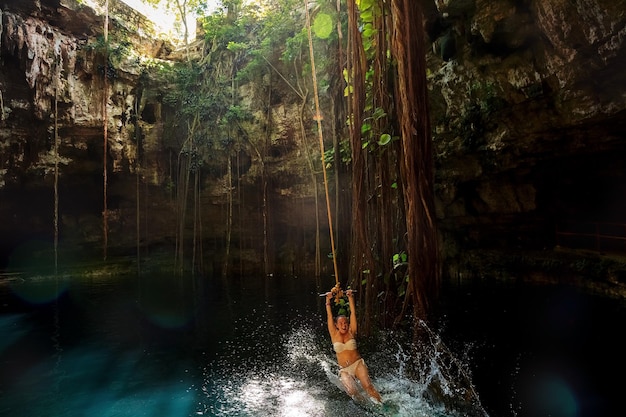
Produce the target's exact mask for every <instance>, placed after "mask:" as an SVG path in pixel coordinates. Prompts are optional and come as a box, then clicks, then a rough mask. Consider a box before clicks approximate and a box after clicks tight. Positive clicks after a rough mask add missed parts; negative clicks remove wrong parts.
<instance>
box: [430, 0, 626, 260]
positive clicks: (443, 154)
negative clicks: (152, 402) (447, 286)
mask: <svg viewBox="0 0 626 417" xmlns="http://www.w3.org/2000/svg"><path fill="white" fill-rule="evenodd" d="M426 7H427V10H428V13H427V33H428V36H429V38H430V41H431V42H432V43H433V53H432V55H430V56H429V59H428V63H429V74H428V79H429V88H430V102H431V106H432V107H431V108H432V113H431V115H432V121H433V140H434V143H435V146H436V164H437V168H436V175H437V179H436V183H437V203H438V204H437V208H438V217H439V219H440V228H441V231H442V234H443V242H444V253H445V260H446V264H447V265H450V267H451V268H459V265H458V264H459V263H463V259H464V258H466V254H467V253H468V251H469V250H471V249H498V250H538V251H542V250H547V249H548V250H551V249H553V248H555V247H557V246H558V245H559V244H560V243H565V242H559V241H558V238H557V235H556V233H555V231H556V230H558V228H559V227H564V226H563V225H564V224H565V223H571V224H577V225H579V226H580V225H582V224H583V223H594V224H598V223H617V224H621V225H622V230H624V229H625V228H626V227H624V226H623V225H625V224H626V193H625V191H626V185H625V184H626V182H625V181H624V180H625V179H626V164H625V163H624V162H625V157H626V141H625V134H626V131H625V124H624V120H625V117H626V95H625V93H624V91H626V90H625V89H624V87H625V86H626V78H625V77H626V75H625V73H624V71H623V69H624V68H625V64H626V52H625V45H624V41H625V37H626V2H625V1H607V0H576V1H565V0H549V1H540V0H537V1H535V0H525V1H522V0H520V1H514V0H503V1H497V2H492V1H488V0H475V1H470V0H437V1H436V2H434V3H431V2H427V6H426ZM615 233H616V234H617V236H619V234H620V233H621V235H622V236H626V235H624V232H615ZM621 253H622V254H624V253H626V248H625V247H624V246H623V245H622V251H621ZM455 261H458V262H455Z"/></svg>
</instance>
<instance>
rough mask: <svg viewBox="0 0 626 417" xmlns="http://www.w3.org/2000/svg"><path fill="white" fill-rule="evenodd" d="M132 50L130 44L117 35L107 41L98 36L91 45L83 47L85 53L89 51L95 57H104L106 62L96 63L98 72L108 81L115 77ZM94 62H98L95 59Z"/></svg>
mask: <svg viewBox="0 0 626 417" xmlns="http://www.w3.org/2000/svg"><path fill="white" fill-rule="evenodd" d="M131 48H132V44H131V42H130V41H129V40H128V39H127V38H126V37H122V38H120V35H119V34H116V35H112V36H111V37H109V39H108V40H105V39H104V36H98V37H97V38H96V40H95V41H94V42H92V43H89V44H87V45H85V49H86V50H87V51H91V52H93V53H95V54H96V56H100V57H102V59H104V58H105V57H106V62H104V63H103V62H100V63H97V64H96V65H97V68H98V72H100V74H101V75H103V76H104V75H105V74H106V76H107V78H109V79H113V78H116V77H117V67H119V65H120V64H121V63H122V61H123V60H124V59H125V58H127V57H128V55H129V54H130V51H131ZM94 61H95V62H97V61H98V60H97V59H95V60H94Z"/></svg>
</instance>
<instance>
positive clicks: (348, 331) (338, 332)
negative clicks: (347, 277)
mask: <svg viewBox="0 0 626 417" xmlns="http://www.w3.org/2000/svg"><path fill="white" fill-rule="evenodd" d="M333 290H335V289H333ZM346 295H347V296H348V302H349V304H350V319H349V320H348V318H347V317H346V316H338V317H337V318H336V319H334V320H333V312H332V308H331V300H332V298H333V297H334V293H333V291H331V292H327V293H326V317H327V321H328V333H330V340H331V341H332V342H333V349H334V350H335V353H336V354H337V362H338V363H339V366H340V367H341V369H340V370H339V379H341V382H342V383H343V386H344V387H345V388H346V391H347V392H348V395H350V396H351V397H352V398H353V399H358V398H359V397H360V395H359V391H358V387H357V385H356V381H355V378H356V379H358V380H359V381H360V382H361V386H362V387H363V389H365V391H366V392H367V393H368V394H369V396H370V397H371V398H372V400H373V401H375V402H378V403H382V399H381V397H380V394H379V393H378V391H376V388H374V385H372V381H371V380H370V377H369V373H368V372H367V365H365V361H364V360H363V358H361V355H360V354H359V351H358V350H357V348H356V340H355V336H356V333H357V325H356V312H355V311H356V307H355V306H354V295H353V294H352V290H348V291H346Z"/></svg>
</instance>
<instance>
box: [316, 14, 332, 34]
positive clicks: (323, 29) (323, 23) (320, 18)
mask: <svg viewBox="0 0 626 417" xmlns="http://www.w3.org/2000/svg"><path fill="white" fill-rule="evenodd" d="M333 29H334V24H333V19H332V17H331V16H330V15H329V14H327V13H320V14H318V15H317V17H315V21H314V22H313V32H315V36H317V37H318V38H320V39H328V38H329V37H330V34H331V33H332V31H333Z"/></svg>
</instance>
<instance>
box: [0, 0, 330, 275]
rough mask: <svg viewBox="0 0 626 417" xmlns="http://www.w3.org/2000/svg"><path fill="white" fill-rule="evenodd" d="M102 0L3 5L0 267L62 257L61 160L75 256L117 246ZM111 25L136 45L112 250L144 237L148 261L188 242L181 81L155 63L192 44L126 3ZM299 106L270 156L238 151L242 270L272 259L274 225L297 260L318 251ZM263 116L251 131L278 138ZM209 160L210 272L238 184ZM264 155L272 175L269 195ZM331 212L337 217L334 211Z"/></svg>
mask: <svg viewBox="0 0 626 417" xmlns="http://www.w3.org/2000/svg"><path fill="white" fill-rule="evenodd" d="M89 3H90V4H91V6H93V8H92V7H91V6H88V5H86V4H81V3H79V2H77V1H75V0H44V1H36V2H23V1H21V0H13V1H7V0H5V1H2V2H0V15H1V18H2V19H1V22H2V24H1V25H0V92H1V96H0V98H1V99H2V100H1V103H0V104H1V106H0V107H1V108H2V117H1V119H0V218H3V219H5V221H4V222H2V225H0V268H1V267H4V268H18V269H19V268H21V267H25V265H27V264H28V263H31V264H32V263H33V262H34V259H36V257H33V254H35V255H37V254H41V257H42V260H41V263H42V264H48V265H49V264H50V259H49V257H50V252H51V250H52V247H53V239H54V181H55V175H54V173H55V163H58V167H59V178H58V195H59V227H58V229H59V248H60V252H61V253H60V256H59V257H60V259H61V262H63V260H64V259H65V260H68V262H72V261H73V260H75V259H76V257H80V256H83V257H84V256H87V257H93V258H98V257H102V256H103V253H104V227H105V226H104V222H103V202H104V191H103V188H104V185H103V182H104V180H103V175H104V173H103V164H104V124H103V96H104V94H103V92H104V81H103V71H104V66H103V64H102V63H99V62H101V61H102V59H101V58H100V57H98V56H97V47H98V44H99V42H101V40H99V38H101V37H102V33H103V25H104V17H103V5H104V2H103V1H99V0H98V1H93V2H89ZM109 36H110V39H113V41H112V42H114V43H115V42H116V40H117V41H119V40H120V39H122V40H124V41H129V42H130V43H131V44H132V46H133V48H132V49H133V50H134V53H132V54H130V55H127V56H124V57H123V59H122V60H121V61H119V62H116V66H115V68H114V69H111V70H108V71H109V81H108V83H109V85H108V94H107V102H106V113H107V119H106V123H107V126H106V127H107V144H106V152H107V153H106V157H107V158H106V159H107V162H106V163H107V193H106V194H107V229H108V233H107V252H108V256H120V255H121V256H134V255H133V254H134V253H135V252H136V246H137V243H139V244H140V245H141V246H142V251H143V252H142V254H141V256H142V257H143V258H144V259H147V257H149V256H151V254H152V255H155V254H158V253H161V252H160V249H163V250H164V251H165V252H169V253H171V252H172V251H173V248H174V247H175V245H176V244H177V242H176V233H177V207H176V201H175V199H176V197H175V190H174V184H175V181H176V180H175V177H176V172H175V165H176V159H177V157H178V155H177V153H176V152H177V151H176V149H174V148H172V145H171V143H175V142H176V140H177V139H176V138H173V137H171V136H172V135H174V134H175V133H176V132H174V133H172V132H167V131H166V130H165V129H164V127H165V126H166V125H167V124H168V122H170V121H171V120H172V118H173V117H175V115H174V112H173V109H171V108H168V106H167V104H165V103H163V97H164V95H165V94H164V92H165V91H166V90H167V88H168V82H169V80H167V79H163V78H162V77H163V76H162V74H160V73H159V71H158V70H154V71H150V68H152V67H154V65H152V66H151V65H149V64H150V63H151V62H157V61H158V62H160V63H161V64H163V65H168V62H172V61H176V60H181V59H185V58H184V56H185V55H184V54H183V53H182V49H181V48H178V49H177V48H176V47H175V45H172V44H171V43H169V42H168V41H166V40H162V39H159V38H158V36H156V35H155V34H154V32H153V29H152V25H151V24H150V22H149V21H147V20H146V18H145V17H143V16H142V15H141V14H139V13H137V12H136V11H134V10H133V9H131V8H129V7H128V6H126V5H125V4H124V3H122V2H119V1H114V0H111V1H110V27H109ZM196 44H198V45H199V44H200V42H196ZM198 45H195V44H194V45H192V51H193V52H194V53H198V52H199V51H201V49H202V48H200V47H198ZM241 94H242V95H243V96H244V97H243V99H244V100H253V97H254V94H256V93H255V91H254V88H250V86H242V88H241ZM257 107H258V108H254V106H251V108H252V109H253V111H254V112H255V117H256V118H257V119H258V118H260V119H264V118H265V117H266V113H265V111H264V110H263V109H262V108H261V107H262V106H261V105H259V106H257ZM299 111H300V109H299V105H296V104H292V103H281V102H278V103H276V105H275V107H274V108H273V109H272V130H271V131H270V133H269V136H270V138H269V142H270V143H269V146H270V151H269V155H268V156H267V157H266V158H265V160H264V161H263V163H261V161H260V160H259V157H258V155H256V154H255V152H254V150H253V149H242V151H241V152H240V153H239V155H237V156H236V157H233V158H232V161H231V162H232V166H233V173H234V178H233V183H234V184H236V186H237V191H236V192H235V193H233V204H234V210H233V232H232V235H231V246H232V250H231V257H232V265H234V268H237V269H239V270H241V271H244V270H248V269H251V268H258V267H259V266H260V264H261V260H262V256H263V254H262V250H261V249H262V248H263V244H264V243H263V242H264V240H265V238H266V236H267V237H268V241H269V244H270V247H269V248H268V251H269V253H270V256H271V257H272V259H271V260H272V262H273V260H274V259H275V258H278V259H279V260H280V261H281V262H283V263H284V264H285V267H287V268H289V269H291V270H294V269H296V267H298V268H305V267H307V265H308V264H309V263H311V262H313V260H312V256H311V254H312V253H314V252H315V250H314V248H313V250H311V242H314V236H315V227H316V226H315V218H316V216H315V209H314V207H315V205H314V199H313V196H312V195H313V191H312V188H311V181H310V174H309V172H308V167H307V165H306V163H305V159H304V157H303V155H302V149H301V148H300V147H298V146H297V145H296V140H297V137H296V133H295V132H297V131H298V129H295V128H294V122H293V121H294V120H296V118H297V115H298V113H299ZM263 126H264V124H263V123H261V122H259V123H257V126H251V127H250V128H249V134H250V135H251V136H253V137H255V138H261V137H265V136H266V135H267V132H266V131H265V130H264V128H263ZM57 132H58V133H57ZM57 135H58V158H57V157H56V154H55V150H54V143H55V137H56V136H57ZM255 140H256V139H255ZM206 159H207V161H208V162H207V164H205V166H204V167H203V168H202V170H203V171H202V174H201V176H202V184H201V189H202V191H201V196H200V201H201V204H200V205H201V207H202V210H201V217H202V219H201V222H202V230H201V231H200V234H201V235H202V241H203V244H202V251H203V254H204V256H205V257H206V259H207V261H206V265H205V269H207V270H210V269H212V268H213V269H219V268H220V267H221V260H220V258H221V257H222V255H223V253H224V244H225V243H224V242H225V235H226V223H227V220H226V219H227V216H228V214H227V205H228V189H229V186H228V184H227V178H226V176H227V173H226V169H225V168H224V167H225V166H226V161H225V160H222V159H223V158H221V157H220V156H218V155H209V156H208V157H207V158H206ZM263 166H264V167H265V172H266V174H265V175H267V178H268V182H267V184H268V192H267V195H266V198H265V199H264V198H263V193H262V188H263V183H262V177H263V175H264V174H263V169H262V167H263ZM264 208H266V210H265V212H266V215H264ZM189 211H191V209H189ZM138 213H139V214H138ZM321 218H322V222H321V227H325V224H326V223H325V222H324V219H325V215H324V216H322V217H321ZM187 219H191V215H188V216H187ZM264 224H267V225H268V226H267V228H264ZM185 230H186V231H185V234H186V235H187V236H189V238H188V239H185V241H184V242H182V243H181V242H178V244H179V245H180V244H183V245H184V247H186V248H191V245H192V243H193V242H192V240H193V238H192V237H191V236H192V234H193V225H192V224H191V223H190V220H189V221H187V224H186V226H185ZM190 252H191V249H187V252H186V253H187V254H189V253H190ZM22 253H24V254H26V255H24V256H22ZM152 258H153V259H154V256H152ZM172 258H173V257H172Z"/></svg>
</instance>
